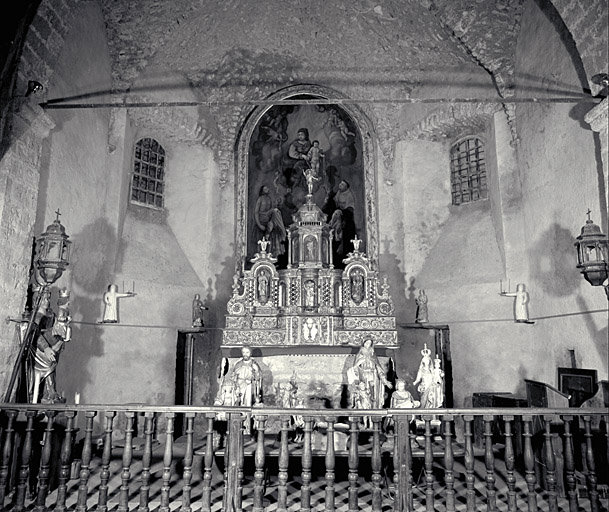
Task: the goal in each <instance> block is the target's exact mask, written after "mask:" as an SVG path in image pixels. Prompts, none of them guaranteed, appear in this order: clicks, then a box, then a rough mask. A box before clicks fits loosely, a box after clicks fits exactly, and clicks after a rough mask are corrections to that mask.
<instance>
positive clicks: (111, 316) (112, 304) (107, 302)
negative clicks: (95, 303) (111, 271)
mask: <svg viewBox="0 0 609 512" xmlns="http://www.w3.org/2000/svg"><path fill="white" fill-rule="evenodd" d="M134 295H135V293H133V292H124V293H121V292H119V291H118V286H117V285H115V284H111V285H110V286H108V291H107V292H106V293H104V319H103V320H102V322H103V323H106V324H116V323H118V299H122V298H123V297H133V296H134Z"/></svg>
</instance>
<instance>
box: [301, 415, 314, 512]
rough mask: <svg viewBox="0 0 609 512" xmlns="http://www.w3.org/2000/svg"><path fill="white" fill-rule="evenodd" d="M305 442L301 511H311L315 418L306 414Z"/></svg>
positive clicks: (303, 446)
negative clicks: (312, 436) (312, 440)
mask: <svg viewBox="0 0 609 512" xmlns="http://www.w3.org/2000/svg"><path fill="white" fill-rule="evenodd" d="M303 420H304V429H303V430H304V442H303V445H302V487H301V488H300V512H311V466H312V464H313V454H312V451H311V432H312V431H313V418H311V417H310V416H305V417H304V418H303Z"/></svg>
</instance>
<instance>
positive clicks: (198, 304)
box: [192, 293, 207, 327]
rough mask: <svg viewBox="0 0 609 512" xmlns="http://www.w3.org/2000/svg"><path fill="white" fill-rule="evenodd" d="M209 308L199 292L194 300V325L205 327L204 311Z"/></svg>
mask: <svg viewBox="0 0 609 512" xmlns="http://www.w3.org/2000/svg"><path fill="white" fill-rule="evenodd" d="M206 309H207V308H206V307H205V306H204V305H203V301H202V300H201V296H200V295H199V294H198V293H197V294H195V298H194V299H193V301H192V326H193V327H203V311H205V310H206Z"/></svg>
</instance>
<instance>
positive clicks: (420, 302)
mask: <svg viewBox="0 0 609 512" xmlns="http://www.w3.org/2000/svg"><path fill="white" fill-rule="evenodd" d="M415 302H416V303H417V319H416V323H418V324H424V323H427V322H428V310H427V295H425V290H419V296H418V297H417V298H416V299H415Z"/></svg>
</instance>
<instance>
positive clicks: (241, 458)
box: [235, 414, 252, 511]
mask: <svg viewBox="0 0 609 512" xmlns="http://www.w3.org/2000/svg"><path fill="white" fill-rule="evenodd" d="M245 421H246V422H247V429H248V435H249V436H250V437H251V424H252V417H251V415H250V414H248V415H247V416H246V420H245ZM244 427H245V423H244V422H242V423H241V428H239V429H238V430H237V492H236V493H235V509H236V510H237V511H240V510H241V504H242V499H243V465H244V463H245V454H244V453H243V444H244V430H245V428H244Z"/></svg>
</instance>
